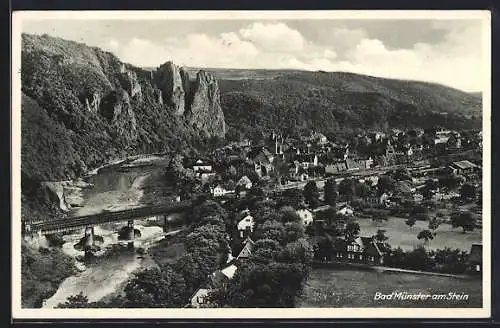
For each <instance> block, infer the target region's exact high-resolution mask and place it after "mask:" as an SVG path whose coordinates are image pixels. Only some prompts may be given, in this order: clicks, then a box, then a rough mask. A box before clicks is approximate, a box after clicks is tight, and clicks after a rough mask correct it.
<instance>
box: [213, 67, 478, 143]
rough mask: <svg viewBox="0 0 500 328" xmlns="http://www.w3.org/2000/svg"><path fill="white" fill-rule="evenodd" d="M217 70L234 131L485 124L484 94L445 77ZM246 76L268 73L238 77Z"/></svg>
mask: <svg viewBox="0 0 500 328" xmlns="http://www.w3.org/2000/svg"><path fill="white" fill-rule="evenodd" d="M212 73H213V74H214V75H215V76H217V77H218V78H219V85H220V89H221V101H222V107H223V109H224V114H225V117H226V123H227V125H228V127H229V132H228V133H229V134H230V135H231V136H232V137H234V136H235V135H236V134H243V135H246V136H251V135H255V134H258V133H259V131H260V130H263V129H275V128H280V129H282V130H288V131H297V130H300V129H304V130H308V129H316V130H319V131H322V132H323V133H337V132H346V131H355V130H359V131H364V130H367V129H368V130H371V129H377V130H386V129H388V128H393V127H399V128H411V127H422V128H429V127H432V126H436V125H440V126H443V127H448V128H456V129H462V128H479V127H480V126H481V115H482V109H481V99H480V98H478V97H476V96H473V95H471V94H468V93H466V92H463V91H460V90H456V89H453V88H449V87H446V86H443V85H439V84H432V83H425V82H416V81H405V80H393V79H385V78H377V77H371V76H365V75H359V74H353V73H342V72H332V73H328V72H306V71H277V70H270V71H262V70H248V71H245V70H222V69H216V70H213V71H212ZM244 75H246V76H259V77H260V79H259V80H255V79H239V78H237V77H238V76H240V77H241V76H244ZM224 77H226V79H224Z"/></svg>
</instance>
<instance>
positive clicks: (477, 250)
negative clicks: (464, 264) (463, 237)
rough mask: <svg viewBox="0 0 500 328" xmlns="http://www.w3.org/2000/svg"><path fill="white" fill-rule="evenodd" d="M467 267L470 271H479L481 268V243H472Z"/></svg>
mask: <svg viewBox="0 0 500 328" xmlns="http://www.w3.org/2000/svg"><path fill="white" fill-rule="evenodd" d="M468 263H469V268H470V271H471V272H474V273H481V272H482V270H483V268H482V266H483V265H482V264H483V245H482V244H472V246H471V248H470V254H469V258H468Z"/></svg>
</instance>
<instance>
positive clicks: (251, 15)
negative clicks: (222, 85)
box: [11, 10, 491, 319]
mask: <svg viewBox="0 0 500 328" xmlns="http://www.w3.org/2000/svg"><path fill="white" fill-rule="evenodd" d="M54 19H57V20H95V19H110V20H117V19H119V20H146V19H147V20H165V19H169V20H190V19H193V20H194V19H198V20H199V19H204V20H223V19H232V20H236V19H240V20H255V19H258V20H263V19H273V20H274V19H281V20H283V19H356V20H359V19H373V20H376V19H398V20H399V19H405V20H409V19H434V20H436V19H440V20H442V19H476V20H477V19H481V20H483V54H484V57H483V65H484V66H483V72H484V86H483V90H482V91H483V140H484V142H483V149H484V150H485V152H484V153H483V198H484V199H483V245H484V246H483V308H476V309H469V308H467V309H462V308H459V309H437V308H299V309H140V310H137V311H135V310H131V309H22V308H21V281H20V277H21V268H20V263H21V238H17V237H16V236H20V235H21V219H20V217H21V213H20V211H21V210H20V209H21V203H20V202H21V197H20V195H21V190H20V186H21V182H20V171H21V170H20V168H21V158H20V157H21V156H20V155H21V110H20V108H21V92H20V89H21V79H20V73H19V72H20V59H21V27H22V21H24V20H54ZM12 90H13V91H12V122H11V123H12V135H11V142H12V145H11V146H12V152H11V153H12V171H11V172H12V187H11V188H12V189H11V192H12V195H11V196H12V201H11V205H12V231H11V232H12V236H13V238H12V254H11V255H12V257H11V258H12V277H13V278H12V317H13V318H14V319H44V318H46V319H69V318H75V319H76V318H77V319H80V318H81V319H90V318H97V319H135V318H140V319H149V318H151V319H170V318H172V319H174V318H176V319H178V318H182V319H190V318H192V319H195V318H197V319H200V318H207V319H208V318H230V319H233V318H250V319H264V318H279V319H305V318H309V319H314V318H318V319H319V318H329V319H330V318H354V319H363V318H429V319H432V318H487V317H489V316H490V314H491V300H490V296H491V272H490V271H491V263H490V260H491V257H490V252H491V249H490V248H491V241H490V238H491V233H490V232H491V226H490V224H491V216H490V208H491V197H490V190H491V174H490V168H491V158H490V157H491V154H490V153H489V151H490V149H491V130H490V129H491V14H490V12H489V11H478V10H475V11H453V10H447V11H442V10H441V11H426V10H418V11H409V10H408V11H401V10H398V11H382V10H381V11H374V10H371V11H368V10H364V11H353V10H345V11H338V10H336V11H175V12H173V11H78V12H76V11H24V12H14V13H13V16H12ZM14 277H15V278H14Z"/></svg>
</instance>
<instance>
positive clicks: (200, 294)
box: [190, 288, 210, 301]
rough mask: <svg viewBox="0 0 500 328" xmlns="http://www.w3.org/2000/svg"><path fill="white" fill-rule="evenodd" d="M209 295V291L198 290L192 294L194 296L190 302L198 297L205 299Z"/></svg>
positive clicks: (204, 289) (205, 289)
mask: <svg viewBox="0 0 500 328" xmlns="http://www.w3.org/2000/svg"><path fill="white" fill-rule="evenodd" d="M209 293H210V289H207V288H198V290H196V291H195V292H194V294H193V295H191V298H190V300H191V301H192V300H193V299H194V298H195V297H199V296H202V297H206V296H207V295H208V294H209Z"/></svg>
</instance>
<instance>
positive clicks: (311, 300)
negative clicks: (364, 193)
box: [297, 268, 482, 308]
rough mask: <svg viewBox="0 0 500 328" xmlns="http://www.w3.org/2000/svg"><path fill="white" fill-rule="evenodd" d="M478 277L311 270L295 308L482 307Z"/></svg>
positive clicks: (351, 270) (480, 285) (480, 286)
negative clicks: (415, 297)
mask: <svg viewBox="0 0 500 328" xmlns="http://www.w3.org/2000/svg"><path fill="white" fill-rule="evenodd" d="M377 292H381V293H383V294H389V293H392V292H406V293H408V294H415V293H417V294H418V293H419V292H421V293H425V294H431V295H433V294H448V293H450V292H454V293H456V294H457V295H468V299H467V300H419V301H411V300H375V299H374V296H375V293H377ZM481 304H482V284H481V280H480V279H479V278H470V279H459V278H449V277H440V276H431V275H418V274H407V273H391V272H377V271H372V270H360V269H344V268H342V269H314V270H312V272H311V274H310V277H309V279H308V281H307V283H306V286H305V288H304V291H303V294H302V296H301V297H300V298H299V300H298V302H297V307H338V308H341V307H414V308H418V307H434V308H462V307H463V308H470V307H481Z"/></svg>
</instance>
